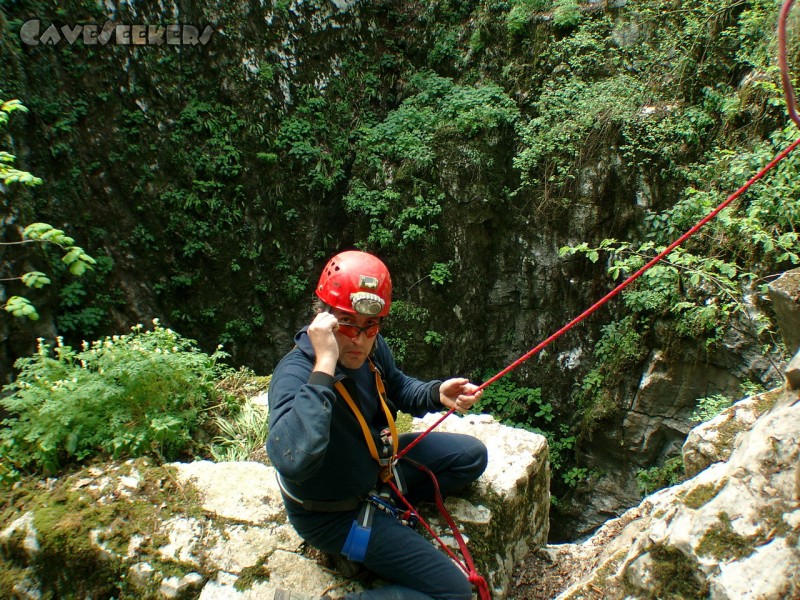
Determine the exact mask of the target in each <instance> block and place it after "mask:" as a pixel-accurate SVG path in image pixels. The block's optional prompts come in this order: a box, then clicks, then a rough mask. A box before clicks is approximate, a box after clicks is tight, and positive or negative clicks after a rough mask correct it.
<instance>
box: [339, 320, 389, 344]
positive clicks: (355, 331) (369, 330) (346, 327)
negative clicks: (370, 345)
mask: <svg viewBox="0 0 800 600" xmlns="http://www.w3.org/2000/svg"><path fill="white" fill-rule="evenodd" d="M380 328H381V324H380V323H371V324H370V325H367V326H366V327H359V326H358V325H353V324H352V323H342V322H341V321H339V333H341V334H342V335H346V336H347V337H349V338H350V339H351V340H354V339H356V338H357V337H358V336H359V335H361V334H362V333H363V334H364V335H366V336H367V337H368V338H374V337H375V336H376V335H378V331H379V330H380Z"/></svg>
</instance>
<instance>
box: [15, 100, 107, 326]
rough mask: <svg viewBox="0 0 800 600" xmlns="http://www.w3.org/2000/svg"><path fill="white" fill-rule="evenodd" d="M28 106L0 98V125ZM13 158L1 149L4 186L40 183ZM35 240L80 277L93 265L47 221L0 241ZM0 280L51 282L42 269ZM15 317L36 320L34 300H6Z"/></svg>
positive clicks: (35, 284)
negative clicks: (19, 236)
mask: <svg viewBox="0 0 800 600" xmlns="http://www.w3.org/2000/svg"><path fill="white" fill-rule="evenodd" d="M27 110H28V109H27V108H25V106H23V105H22V103H21V102H20V101H19V100H6V101H0V128H5V126H6V125H7V123H8V121H9V117H10V116H11V114H12V113H13V112H14V111H20V112H27ZM15 159H16V157H15V156H14V155H13V154H11V153H9V152H6V151H0V182H2V184H3V185H6V186H8V185H12V184H21V185H24V186H29V187H33V186H36V185H41V183H42V180H41V179H39V178H38V177H34V176H33V175H31V174H30V173H28V172H27V171H21V170H19V169H16V168H14V166H13V165H14V161H15ZM27 243H35V244H40V245H42V246H58V247H59V248H60V249H61V250H62V251H63V252H64V254H63V256H61V262H62V263H63V265H64V266H65V267H66V268H67V269H68V270H69V272H70V273H71V274H72V275H75V276H81V275H83V274H84V273H85V272H86V271H87V270H89V269H92V267H93V266H94V265H95V264H96V261H95V259H94V258H92V257H91V256H89V255H88V254H87V253H86V252H84V250H83V248H81V247H80V246H76V245H75V240H74V239H73V238H71V237H69V236H68V235H66V234H65V233H64V232H63V231H62V230H61V229H56V228H55V227H53V226H52V225H49V224H47V223H32V224H30V225H28V226H27V227H25V229H24V230H23V232H22V240H20V241H18V242H0V246H15V245H20V244H27ZM0 275H1V276H2V277H1V278H0V282H8V281H17V280H18V281H21V282H22V283H23V284H24V285H25V286H26V287H28V288H32V289H41V288H43V287H44V286H46V285H48V284H49V283H50V278H49V277H48V276H47V275H46V274H44V273H42V272H41V271H28V272H26V273H23V274H22V275H13V276H11V277H9V276H8V274H7V273H5V269H3V270H2V271H0ZM3 308H4V309H5V310H6V311H7V312H9V313H11V314H12V315H14V316H15V317H27V318H28V319H31V320H32V321H37V320H39V313H38V312H37V310H36V307H35V306H34V305H33V303H32V302H31V301H30V300H29V299H28V298H26V297H24V296H19V295H13V296H10V297H9V298H8V300H6V303H5V305H4V307H3Z"/></svg>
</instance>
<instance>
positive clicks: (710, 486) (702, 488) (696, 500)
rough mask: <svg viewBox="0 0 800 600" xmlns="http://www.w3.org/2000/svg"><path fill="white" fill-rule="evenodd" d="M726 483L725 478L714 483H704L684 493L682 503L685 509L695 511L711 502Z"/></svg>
mask: <svg viewBox="0 0 800 600" xmlns="http://www.w3.org/2000/svg"><path fill="white" fill-rule="evenodd" d="M727 482H728V480H727V478H723V479H721V480H720V481H718V482H716V483H704V484H701V485H698V486H696V487H693V488H692V489H691V490H689V491H688V492H686V495H685V496H684V497H683V503H684V504H685V505H686V506H687V507H689V508H692V509H694V510H697V509H698V508H700V507H702V506H705V505H706V504H708V503H709V502H711V500H713V499H714V498H715V497H716V496H717V494H719V492H720V490H722V488H723V487H725V484H726V483H727Z"/></svg>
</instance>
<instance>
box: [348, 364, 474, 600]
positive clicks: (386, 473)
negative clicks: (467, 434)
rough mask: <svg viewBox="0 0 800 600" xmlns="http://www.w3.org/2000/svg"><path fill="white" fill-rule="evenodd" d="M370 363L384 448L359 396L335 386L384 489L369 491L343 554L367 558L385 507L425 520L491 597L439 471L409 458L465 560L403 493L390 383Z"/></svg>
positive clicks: (411, 522)
mask: <svg viewBox="0 0 800 600" xmlns="http://www.w3.org/2000/svg"><path fill="white" fill-rule="evenodd" d="M368 363H369V368H370V370H371V371H372V372H373V373H374V375H375V388H376V389H377V391H378V398H379V403H380V405H381V408H382V409H383V412H384V415H385V416H386V421H387V424H388V427H387V428H385V429H383V430H382V431H381V433H380V436H379V437H380V439H381V444H382V448H381V450H382V451H381V452H380V453H379V452H378V447H377V445H376V444H375V440H374V439H373V435H372V432H371V431H370V429H369V426H368V425H367V421H366V419H365V418H364V415H363V414H362V413H361V410H360V409H359V408H358V404H356V402H355V400H353V397H352V396H351V394H350V392H349V391H348V390H347V388H346V387H345V385H344V383H343V382H342V381H337V382H336V383H334V387H335V388H336V390H337V391H338V392H339V394H340V395H341V396H342V398H344V401H345V402H346V403H347V405H348V406H349V407H350V410H351V411H352V412H353V414H354V415H355V417H356V420H357V421H358V424H359V425H360V427H361V431H362V433H363V434H364V440H365V441H366V443H367V448H368V449H369V453H370V455H371V456H372V458H374V459H375V460H376V461H377V462H378V464H379V465H380V479H381V482H382V483H383V485H382V486H380V487H381V491H380V492H377V491H374V490H373V491H372V492H370V493H369V494H368V495H367V498H366V502H364V503H363V506H362V508H361V510H360V511H359V514H358V516H357V517H356V518H355V519H354V520H353V523H352V525H351V526H350V531H349V532H348V534H347V539H346V540H345V542H344V546H342V554H344V555H345V556H346V557H347V558H348V559H349V560H352V561H356V562H361V561H363V560H364V556H365V555H366V551H367V545H368V544H369V536H370V533H371V530H372V519H373V517H374V514H375V512H374V511H375V510H376V509H377V510H381V511H383V512H385V513H387V514H389V515H391V516H393V517H394V518H396V519H397V520H398V521H399V522H400V523H402V524H403V525H407V526H409V527H416V525H417V524H418V523H419V524H422V526H423V527H424V528H425V530H426V531H427V532H428V533H429V534H430V535H431V537H433V539H434V540H436V541H437V542H438V544H439V545H440V546H441V547H442V548H443V549H444V551H445V552H446V553H447V554H448V555H449V556H450V557H451V558H452V559H453V560H454V561H455V562H456V564H458V565H459V566H460V567H461V569H463V570H464V572H465V573H466V574H467V579H469V581H470V583H471V584H472V585H474V586H476V587H477V589H478V592H479V594H480V598H481V600H489V599H490V595H489V586H488V584H487V583H486V580H485V579H484V578H483V577H481V575H480V574H479V573H478V571H477V570H476V569H475V562H474V561H473V560H472V556H471V555H470V553H469V550H468V549H467V545H466V543H465V542H464V538H463V537H462V535H461V532H460V531H459V530H458V526H457V525H456V523H455V521H454V520H453V518H452V517H451V516H450V514H449V513H448V512H447V509H446V508H445V506H444V502H443V500H442V495H441V491H440V490H439V482H438V481H437V480H436V475H434V473H433V472H432V471H431V470H430V469H428V468H427V467H425V465H422V464H420V463H418V462H416V461H413V460H411V459H410V458H406V459H405V460H406V461H407V462H408V463H409V464H411V465H413V466H414V467H415V468H417V469H420V470H421V471H423V472H425V473H426V474H427V475H428V477H429V478H430V479H431V483H432V485H433V489H434V492H435V498H436V506H437V508H438V509H439V513H440V514H441V515H442V517H443V518H444V520H445V521H446V522H447V524H448V526H449V527H450V530H451V531H452V532H453V537H454V538H455V540H456V543H457V544H458V546H459V550H460V551H461V555H462V556H463V557H464V562H461V561H460V560H459V559H458V557H456V556H455V554H454V553H453V552H452V551H451V550H450V549H449V548H448V547H447V545H446V544H445V543H444V541H442V539H441V538H440V537H439V536H438V535H436V532H435V531H433V529H432V528H431V527H430V525H428V523H426V522H425V520H424V519H422V517H421V516H420V515H419V513H418V512H417V511H416V509H415V508H414V507H413V506H412V505H411V504H410V503H409V502H408V501H407V500H406V498H405V496H404V495H403V487H404V486H403V483H402V481H401V480H400V472H399V471H397V470H395V469H394V465H395V464H396V463H397V461H398V460H399V458H398V457H399V454H398V451H397V450H398V437H397V427H396V425H395V422H394V417H393V415H392V412H391V410H390V409H389V406H388V403H387V401H386V387H385V386H384V384H383V378H382V377H381V374H380V371H378V368H377V367H376V366H375V364H374V363H373V362H372V360H371V359H368ZM415 441H416V440H415ZM387 487H388V488H390V489H391V491H392V492H394V495H395V497H396V498H397V499H398V500H399V501H400V502H401V503H402V504H403V505H404V506H405V510H404V511H403V510H401V509H399V508H398V507H397V506H396V505H395V503H394V501H393V499H392V496H391V494H390V493H389V491H388V490H387V489H386V488H387Z"/></svg>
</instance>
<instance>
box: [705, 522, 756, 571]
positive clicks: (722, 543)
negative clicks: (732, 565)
mask: <svg viewBox="0 0 800 600" xmlns="http://www.w3.org/2000/svg"><path fill="white" fill-rule="evenodd" d="M719 519H720V521H719V523H717V524H716V525H714V526H713V527H712V528H711V529H709V530H708V531H707V532H706V534H705V535H704V536H703V537H702V538H701V539H700V543H699V544H698V545H697V554H699V555H700V556H713V557H714V558H716V559H719V560H732V559H737V558H742V557H743V556H748V555H750V554H752V552H753V548H754V544H753V542H752V541H750V540H748V539H747V538H745V537H742V536H741V535H739V534H738V533H736V532H735V531H733V528H732V527H731V521H730V518H729V517H728V515H727V514H725V513H720V514H719Z"/></svg>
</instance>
